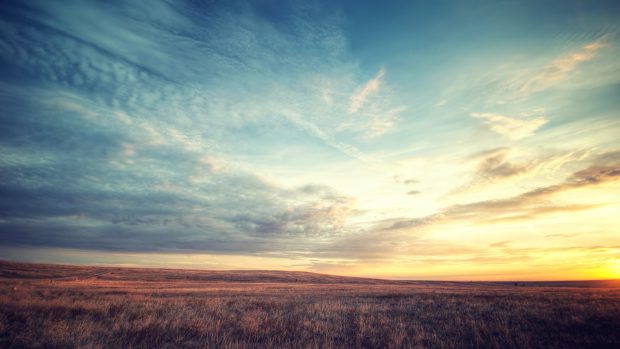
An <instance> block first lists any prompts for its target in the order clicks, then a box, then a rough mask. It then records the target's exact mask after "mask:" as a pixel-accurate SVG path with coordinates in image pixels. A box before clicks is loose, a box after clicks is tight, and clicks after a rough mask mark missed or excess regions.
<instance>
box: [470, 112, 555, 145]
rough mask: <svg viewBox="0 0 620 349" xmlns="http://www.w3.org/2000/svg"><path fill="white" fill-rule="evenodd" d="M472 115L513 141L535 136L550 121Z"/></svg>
mask: <svg viewBox="0 0 620 349" xmlns="http://www.w3.org/2000/svg"><path fill="white" fill-rule="evenodd" d="M470 115H471V116H472V117H473V118H476V119H481V120H483V121H484V124H485V125H486V127H488V128H489V130H491V131H493V132H495V133H497V134H499V135H501V136H502V137H505V138H508V139H510V140H513V141H517V140H520V139H523V138H526V137H529V136H531V135H533V134H534V132H535V131H536V130H538V129H539V128H540V127H542V126H543V125H544V124H546V123H547V121H548V120H547V118H546V117H544V116H535V117H518V118H517V117H511V116H506V115H501V114H497V113H471V114H470Z"/></svg>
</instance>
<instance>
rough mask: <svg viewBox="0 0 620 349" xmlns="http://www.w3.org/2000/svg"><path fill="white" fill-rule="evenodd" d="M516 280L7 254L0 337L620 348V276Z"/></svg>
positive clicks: (84, 342) (114, 343) (18, 344)
mask: <svg viewBox="0 0 620 349" xmlns="http://www.w3.org/2000/svg"><path fill="white" fill-rule="evenodd" d="M226 280H229V281H226ZM517 285H518V286H515V284H514V283H458V282H422V281H417V282H406V281H383V280H377V279H358V278H346V277H338V276H328V275H321V274H312V273H294V272H293V273H289V272H268V271H257V272H252V271H231V272H212V271H188V270H163V269H130V268H126V269H125V268H100V267H73V266H54V265H34V264H21V263H10V262H0V347H2V348H24V347H28V348H32V347H35V348H72V347H89V348H91V347H92V348H111V347H125V348H153V347H163V348H176V347H199V348H259V347H260V348H262V347H277V348H283V347H284V348H351V347H364V348H410V347H415V348H463V347H466V348H477V347H479V348H532V347H536V348H618V347H620V330H619V329H620V287H619V286H620V284H618V282H613V281H609V282H572V283H565V284H564V283H518V284H517ZM577 286H579V287H577Z"/></svg>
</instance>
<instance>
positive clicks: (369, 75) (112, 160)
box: [0, 1, 620, 279]
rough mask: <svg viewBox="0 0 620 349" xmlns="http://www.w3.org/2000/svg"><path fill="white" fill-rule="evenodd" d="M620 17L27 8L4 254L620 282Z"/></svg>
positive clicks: (12, 18)
mask: <svg viewBox="0 0 620 349" xmlns="http://www.w3.org/2000/svg"><path fill="white" fill-rule="evenodd" d="M619 17H620V6H619V5H618V3H617V2H615V1H607V2H606V1H596V2H595V1H523V2H498V1H472V2H463V1H439V2H432V3H429V2H416V1H402V2H399V1H391V2H390V1H389V2H384V1H382V2H362V1H344V2H338V1H325V2H321V1H317V2H305V1H304V2H301V1H300V2H296V1H210V2H189V1H188V2H183V1H161V2H157V1H152V2H148V3H145V4H140V3H138V2H131V3H128V2H109V1H107V2H103V1H102V2H96V1H62V2H61V1H17V2H15V1H5V2H3V3H2V4H1V5H0V29H1V30H0V33H1V34H0V61H1V63H2V64H1V65H0V154H1V155H0V178H1V182H0V193H1V194H0V256H2V257H3V258H9V259H19V260H27V261H50V262H61V263H102V264H119V265H145V266H178V267H194V268H220V269H228V268H251V267H256V268H263V269H265V268H272V269H296V270H297V269H302V270H310V271H320V272H329V273H337V274H349V275H370V276H382V277H395V278H440V279H441V278H443V279H446V278H451V279H459V278H465V279H472V278H473V279H498V278H505V277H508V276H510V277H513V278H514V277H517V278H521V279H528V278H529V279H558V278H560V279H567V278H569V279H570V278H599V277H605V278H607V277H619V276H620V238H619V236H620V234H618V231H617V229H618V228H617V227H618V226H620V221H619V220H618V218H617V217H620V203H619V202H618V199H617V198H618V197H620V196H618V194H620V181H618V179H619V178H620V177H619V173H620V170H619V167H620V144H619V143H618V139H619V138H618V136H619V135H620V115H619V114H618V111H619V110H620V108H619V107H620V98H618V97H620V64H619V63H618V61H619V60H618V57H620V50H619V44H620V31H619V30H620V25H619V24H618V23H620V18H619ZM568 261H572V263H569V262H568ZM574 261H578V262H574Z"/></svg>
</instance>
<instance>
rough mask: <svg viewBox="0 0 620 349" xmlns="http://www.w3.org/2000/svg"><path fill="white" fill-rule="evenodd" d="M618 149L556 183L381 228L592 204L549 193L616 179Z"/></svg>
mask: <svg viewBox="0 0 620 349" xmlns="http://www.w3.org/2000/svg"><path fill="white" fill-rule="evenodd" d="M618 160H619V158H618V152H609V153H605V154H602V155H599V156H598V157H597V158H596V159H595V160H594V162H593V163H592V164H591V165H590V166H588V167H586V168H584V169H582V170H579V171H576V172H574V173H572V174H571V175H570V176H568V177H567V178H566V179H565V180H564V181H562V182H561V183H559V184H554V185H549V186H543V187H538V188H535V189H533V190H529V191H527V192H525V193H522V194H519V195H515V196H512V197H508V198H503V199H491V200H483V201H477V202H472V203H467V204H457V205H452V206H449V207H446V208H444V209H443V210H441V211H440V212H438V213H436V214H432V215H429V216H426V217H420V218H412V219H402V220H395V221H388V222H387V223H389V224H387V225H386V223H382V224H381V225H380V227H381V229H383V230H395V229H396V230H400V229H419V228H422V227H427V226H429V225H432V224H436V223H444V222H454V221H478V222H498V221H510V220H527V219H532V218H534V217H537V216H541V215H545V214H549V213H557V212H575V211H582V210H587V209H590V208H593V207H595V205H593V204H562V203H557V204H556V203H553V200H552V199H553V196H554V195H556V194H559V193H562V192H565V191H569V190H573V189H578V188H585V187H590V186H595V185H599V184H604V183H611V182H616V181H620V162H618Z"/></svg>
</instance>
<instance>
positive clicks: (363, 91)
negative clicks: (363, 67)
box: [349, 68, 385, 113]
mask: <svg viewBox="0 0 620 349" xmlns="http://www.w3.org/2000/svg"><path fill="white" fill-rule="evenodd" d="M384 75H385V70H384V69H383V68H381V69H380V70H379V72H378V73H377V75H375V77H374V78H372V79H370V80H369V81H368V82H366V83H365V84H364V85H363V86H360V87H359V88H358V89H357V91H355V93H353V95H352V96H351V99H350V102H349V113H356V112H357V111H358V110H359V109H360V108H361V107H362V106H363V105H364V103H366V100H367V99H368V97H370V96H372V95H373V94H375V93H377V92H378V91H379V88H380V87H381V83H382V80H383V76H384Z"/></svg>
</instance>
